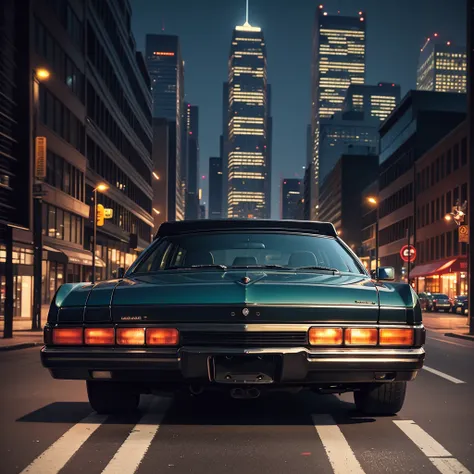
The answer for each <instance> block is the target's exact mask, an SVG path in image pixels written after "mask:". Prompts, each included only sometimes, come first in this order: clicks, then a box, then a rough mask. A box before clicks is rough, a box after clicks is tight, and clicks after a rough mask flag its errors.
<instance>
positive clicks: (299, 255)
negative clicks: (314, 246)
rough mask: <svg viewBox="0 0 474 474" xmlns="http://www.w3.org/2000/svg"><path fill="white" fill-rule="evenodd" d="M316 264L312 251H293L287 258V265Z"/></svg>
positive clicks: (309, 265) (311, 265)
mask: <svg viewBox="0 0 474 474" xmlns="http://www.w3.org/2000/svg"><path fill="white" fill-rule="evenodd" d="M317 265H318V261H317V260H316V256H315V255H314V253H313V252H294V253H292V254H291V255H290V258H289V260H288V266H289V267H315V266H317Z"/></svg>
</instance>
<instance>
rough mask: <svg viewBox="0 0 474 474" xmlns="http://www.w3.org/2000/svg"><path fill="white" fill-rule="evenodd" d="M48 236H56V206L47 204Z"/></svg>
mask: <svg viewBox="0 0 474 474" xmlns="http://www.w3.org/2000/svg"><path fill="white" fill-rule="evenodd" d="M48 236H49V237H56V208H55V207H53V206H48Z"/></svg>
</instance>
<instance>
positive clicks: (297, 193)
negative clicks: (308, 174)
mask: <svg viewBox="0 0 474 474" xmlns="http://www.w3.org/2000/svg"><path fill="white" fill-rule="evenodd" d="M280 189H281V196H280V218H281V219H302V218H303V208H302V199H303V194H302V186H301V179H297V178H285V179H283V180H282V183H281V188H280Z"/></svg>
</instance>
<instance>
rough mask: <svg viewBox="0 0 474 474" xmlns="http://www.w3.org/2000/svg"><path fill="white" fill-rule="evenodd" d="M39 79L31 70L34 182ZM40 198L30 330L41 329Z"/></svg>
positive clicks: (38, 201)
mask: <svg viewBox="0 0 474 474" xmlns="http://www.w3.org/2000/svg"><path fill="white" fill-rule="evenodd" d="M38 112H39V81H38V79H37V77H36V75H35V73H34V72H33V134H32V146H33V163H34V166H33V169H34V170H35V172H34V174H33V183H35V182H36V136H37V133H38V120H39V113H38ZM42 204H43V201H42V198H41V193H39V195H34V196H33V247H34V250H33V280H34V283H33V319H32V325H31V329H32V330H36V331H38V330H40V329H41V285H42V281H41V277H42V273H43V236H42V231H43V229H42V223H43V222H42Z"/></svg>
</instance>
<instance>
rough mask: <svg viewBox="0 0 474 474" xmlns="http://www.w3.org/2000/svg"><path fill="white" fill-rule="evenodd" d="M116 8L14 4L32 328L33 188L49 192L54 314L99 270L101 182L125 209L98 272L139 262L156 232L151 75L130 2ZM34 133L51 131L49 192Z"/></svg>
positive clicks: (19, 265) (24, 286) (19, 281)
mask: <svg viewBox="0 0 474 474" xmlns="http://www.w3.org/2000/svg"><path fill="white" fill-rule="evenodd" d="M10 8H11V5H10ZM112 9H115V3H114V2H112V1H98V0H82V1H81V0H77V1H74V2H72V1H62V2H51V1H48V0H35V1H33V2H30V3H29V5H28V6H27V7H26V8H25V7H24V6H23V8H22V9H21V10H20V9H19V8H17V7H16V11H14V12H13V16H12V19H13V18H14V20H12V21H14V24H16V25H21V27H22V28H24V29H23V30H22V31H21V37H18V36H17V37H16V38H15V39H16V43H15V48H16V51H15V57H16V58H17V59H18V60H20V61H21V64H22V66H21V69H19V70H18V72H19V77H18V81H17V87H18V93H19V94H21V97H22V103H23V104H26V110H25V111H24V113H25V117H26V118H25V117H23V118H22V119H21V120H22V121H24V120H26V122H27V123H28V124H29V125H28V126H27V127H25V129H24V132H22V133H25V136H24V137H23V140H24V141H25V143H26V144H27V146H28V150H27V151H26V153H25V155H23V156H24V157H28V161H29V162H28V172H29V173H31V174H30V176H31V180H30V181H28V178H26V179H25V182H24V184H23V183H22V186H24V187H23V196H24V200H27V201H28V203H27V206H28V207H29V211H26V214H27V218H26V216H25V215H23V216H22V217H23V218H25V219H26V220H25V222H24V223H23V224H27V225H22V227H23V229H21V230H20V229H16V231H15V234H14V235H13V239H14V251H15V252H14V255H15V257H14V261H13V288H14V295H15V296H14V305H15V307H14V316H15V317H16V318H18V320H17V322H16V323H15V324H17V327H23V326H21V323H22V320H24V321H28V320H30V323H31V316H32V308H31V306H32V300H33V294H32V293H33V271H34V268H33V238H34V235H33V216H34V215H38V210H37V209H35V212H34V213H33V212H31V210H32V207H33V205H32V203H33V199H32V197H33V194H35V195H36V196H41V205H40V206H41V210H40V211H39V215H40V216H41V223H40V225H39V227H40V228H41V233H42V247H43V253H42V255H41V256H40V257H41V260H42V265H41V270H42V284H41V290H42V293H41V302H42V305H43V319H42V321H43V322H44V317H45V315H46V312H47V309H48V306H49V303H50V301H51V298H52V297H53V295H54V293H55V292H56V289H57V288H58V287H59V286H60V285H61V284H62V283H66V282H78V281H90V280H91V278H92V261H93V260H92V258H93V257H92V238H91V237H92V227H93V226H92V222H93V221H92V219H93V217H94V216H93V212H92V209H93V205H94V203H93V189H94V188H96V187H97V185H98V184H99V183H102V184H104V185H105V186H106V187H107V190H105V191H104V192H98V203H99V204H102V205H104V207H106V208H109V209H111V210H112V212H113V215H112V217H111V218H110V219H107V221H106V223H105V225H104V226H103V227H99V228H98V232H97V248H96V251H97V253H96V256H95V261H96V279H105V278H109V277H112V276H113V275H114V274H115V272H116V270H117V269H118V267H126V266H128V265H130V264H131V263H132V262H133V260H134V258H135V257H136V255H137V252H138V251H140V250H141V249H143V248H144V247H145V246H146V245H148V243H149V242H150V240H151V235H152V231H153V219H152V216H151V212H152V194H153V193H152V183H151V173H152V162H151V157H150V155H151V145H152V143H151V94H150V83H149V77H148V74H147V71H146V67H145V63H144V60H143V58H142V56H141V55H140V54H139V53H137V51H136V50H135V44H134V40H133V35H132V33H131V30H130V17H131V8H130V4H129V2H128V1H123V2H121V3H120V8H119V9H116V11H114V13H112ZM11 12H12V10H11V9H10V13H11ZM18 31H20V30H18ZM84 34H86V35H87V49H86V48H85V45H86V41H85V37H84ZM30 45H31V49H30ZM25 58H26V63H24V60H25ZM86 62H87V67H86ZM28 99H29V100H28ZM22 113H23V112H22ZM26 135H27V136H26ZM33 136H38V137H44V138H45V139H46V153H45V158H46V160H45V165H46V167H45V168H46V169H45V171H46V172H45V176H41V180H37V181H39V182H40V184H41V188H42V189H41V192H39V193H37V191H38V189H37V187H35V188H33V187H32V186H31V184H32V182H33V178H32V174H33V173H32V172H31V171H30V170H33V168H34V166H33V165H34V147H33V138H32V137H33ZM23 164H25V163H23ZM35 171H36V170H35ZM22 205H23V203H22ZM39 227H36V229H39ZM17 231H18V234H17ZM36 235H38V232H36ZM6 250H7V249H5V248H3V246H2V244H1V243H0V267H2V266H5V267H8V265H9V262H7V261H6V260H7V258H8V256H7V251H6ZM35 268H38V267H37V266H36V267H35ZM2 270H3V269H2V268H0V275H2V278H3V275H4V273H3V271H2ZM6 286H7V285H6ZM0 306H1V307H2V309H3V305H0ZM30 327H31V326H30Z"/></svg>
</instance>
